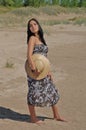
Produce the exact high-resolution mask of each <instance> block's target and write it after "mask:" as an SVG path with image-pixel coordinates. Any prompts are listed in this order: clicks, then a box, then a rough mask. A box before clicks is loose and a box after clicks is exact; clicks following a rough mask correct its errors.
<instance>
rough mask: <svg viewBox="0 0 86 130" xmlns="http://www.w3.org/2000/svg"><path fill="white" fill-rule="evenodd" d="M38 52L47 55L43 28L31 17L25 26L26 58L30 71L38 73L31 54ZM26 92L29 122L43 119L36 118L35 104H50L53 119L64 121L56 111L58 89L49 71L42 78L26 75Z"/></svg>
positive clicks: (40, 105) (39, 121) (40, 121)
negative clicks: (36, 78)
mask: <svg viewBox="0 0 86 130" xmlns="http://www.w3.org/2000/svg"><path fill="white" fill-rule="evenodd" d="M35 53H38V54H42V55H44V56H47V53H48V46H47V44H46V42H45V39H44V36H43V30H42V28H41V26H40V24H39V22H38V21H37V20H36V19H35V18H32V19H30V20H29V21H28V26H27V60H28V62H29V66H30V68H31V70H32V72H33V73H34V74H35V75H38V74H39V73H40V72H39V71H38V70H37V69H36V66H35V64H34V62H33V59H32V55H33V54H35ZM27 80H28V88H29V89H28V94H27V103H28V108H29V112H30V116H31V122H32V123H37V124H40V123H42V122H43V121H42V120H40V119H38V118H37V116H36V112H35V106H39V107H44V106H51V107H52V111H53V117H54V119H56V120H58V121H64V119H62V118H61V117H60V115H59V113H58V109H57V106H56V104H57V102H58V100H59V94H58V90H56V88H55V86H54V84H53V81H52V75H51V74H50V73H49V74H48V75H47V76H45V77H44V78H43V79H40V80H35V79H33V78H31V77H30V76H27Z"/></svg>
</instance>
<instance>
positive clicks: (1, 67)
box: [0, 24, 86, 130]
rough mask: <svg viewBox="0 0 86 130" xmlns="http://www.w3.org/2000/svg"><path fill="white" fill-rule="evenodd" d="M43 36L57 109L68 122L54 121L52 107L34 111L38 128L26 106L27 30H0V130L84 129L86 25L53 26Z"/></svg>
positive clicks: (85, 122)
mask: <svg viewBox="0 0 86 130" xmlns="http://www.w3.org/2000/svg"><path fill="white" fill-rule="evenodd" d="M51 29H52V32H53V33H51V34H50V35H47V34H45V38H46V41H47V44H48V47H49V53H48V58H49V60H50V62H51V67H52V68H51V71H52V74H53V77H54V83H55V85H56V88H58V90H59V93H60V100H59V102H58V104H57V105H58V109H59V112H60V114H61V116H62V117H64V118H65V119H66V120H68V122H59V121H55V120H53V114H52V111H51V108H46V107H44V108H37V107H36V113H37V116H38V117H39V118H42V119H44V124H41V125H40V126H39V125H37V124H33V123H31V122H30V115H29V111H28V107H27V100H26V96H27V91H28V86H27V78H26V73H25V69H24V63H25V60H26V50H27V44H26V28H10V29H8V28H2V29H0V61H1V62H0V130H34V129H35V130H86V101H85V99H86V88H85V87H86V79H85V78H86V26H84V25H81V26H79V25H71V24H69V25H63V24H60V25H54V26H52V28H51Z"/></svg>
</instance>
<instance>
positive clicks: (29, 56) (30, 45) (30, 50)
mask: <svg viewBox="0 0 86 130" xmlns="http://www.w3.org/2000/svg"><path fill="white" fill-rule="evenodd" d="M34 45H35V37H34V36H31V38H30V40H29V43H28V47H27V59H28V62H29V65H30V68H31V70H35V69H36V68H35V64H34V62H33V60H32V54H33V49H34Z"/></svg>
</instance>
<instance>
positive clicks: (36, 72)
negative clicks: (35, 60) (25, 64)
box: [31, 68, 41, 76]
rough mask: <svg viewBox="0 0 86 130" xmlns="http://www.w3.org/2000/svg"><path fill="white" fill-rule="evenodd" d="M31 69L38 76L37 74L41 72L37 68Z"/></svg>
mask: <svg viewBox="0 0 86 130" xmlns="http://www.w3.org/2000/svg"><path fill="white" fill-rule="evenodd" d="M31 71H32V72H33V73H34V74H35V75H36V76H39V74H40V73H41V72H40V71H39V70H38V69H37V68H36V69H34V70H33V69H31Z"/></svg>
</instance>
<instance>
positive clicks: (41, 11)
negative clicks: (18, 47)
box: [0, 6, 86, 27]
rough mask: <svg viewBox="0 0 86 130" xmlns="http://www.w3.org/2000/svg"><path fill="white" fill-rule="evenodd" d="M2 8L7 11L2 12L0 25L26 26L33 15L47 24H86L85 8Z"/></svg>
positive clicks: (43, 23)
mask: <svg viewBox="0 0 86 130" xmlns="http://www.w3.org/2000/svg"><path fill="white" fill-rule="evenodd" d="M0 10H2V11H1V12H5V11H6V12H7V13H2V14H0V27H26V24H27V21H28V19H29V18H31V17H35V18H37V19H38V20H40V22H41V24H42V25H45V26H51V25H56V24H70V23H71V24H79V25H81V24H84V25H86V10H85V8H64V7H60V6H45V7H40V8H34V7H23V8H17V9H8V8H7V9H6V8H1V7H0ZM3 10H4V11H3ZM9 10H10V11H9ZM45 18H46V19H45Z"/></svg>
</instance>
